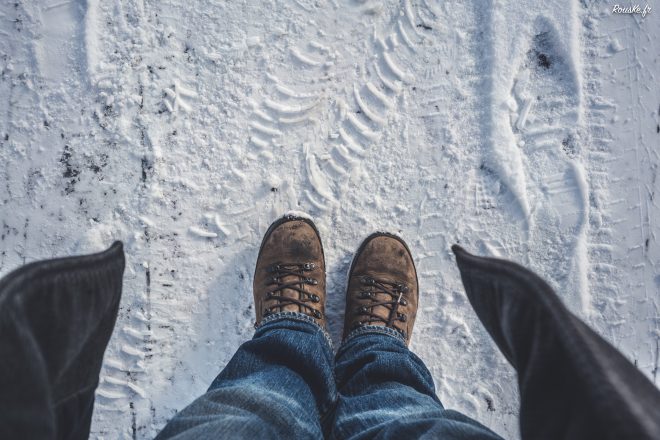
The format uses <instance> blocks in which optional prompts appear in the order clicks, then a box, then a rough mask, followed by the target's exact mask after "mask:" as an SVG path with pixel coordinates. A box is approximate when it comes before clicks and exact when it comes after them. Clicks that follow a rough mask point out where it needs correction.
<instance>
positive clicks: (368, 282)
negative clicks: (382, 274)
mask: <svg viewBox="0 0 660 440" xmlns="http://www.w3.org/2000/svg"><path fill="white" fill-rule="evenodd" d="M361 281H362V283H363V284H366V285H367V286H371V285H373V284H374V283H375V280H374V279H373V278H371V277H362V280H361Z"/></svg>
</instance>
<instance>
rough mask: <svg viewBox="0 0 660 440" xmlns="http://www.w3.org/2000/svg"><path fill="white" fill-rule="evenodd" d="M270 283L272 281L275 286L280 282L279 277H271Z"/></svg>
mask: <svg viewBox="0 0 660 440" xmlns="http://www.w3.org/2000/svg"><path fill="white" fill-rule="evenodd" d="M271 281H272V282H273V283H275V284H277V283H279V282H280V277H273V278H271Z"/></svg>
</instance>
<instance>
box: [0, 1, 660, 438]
mask: <svg viewBox="0 0 660 440" xmlns="http://www.w3.org/2000/svg"><path fill="white" fill-rule="evenodd" d="M650 6H651V7H653V5H650ZM614 7H615V4H614V3H607V2H598V1H592V0H582V1H580V2H575V1H569V0H550V1H546V2H534V1H531V0H520V1H517V2H506V3H505V2H500V1H495V0H487V1H483V2H458V1H448V2H447V1H438V0H415V1H413V0H401V1H395V0H264V1H247V0H242V1H231V2H221V1H217V2H209V1H207V0H186V1H182V0H166V1H162V0H158V1H156V0H109V1H99V0H44V1H39V2H36V1H31V0H13V1H6V2H2V4H0V72H1V76H0V160H1V164H2V165H1V167H0V170H1V173H2V174H1V175H0V196H1V198H0V200H1V202H0V203H1V205H0V206H1V208H0V220H1V221H2V240H1V241H0V275H4V274H7V273H8V272H9V271H11V270H12V269H14V268H16V267H18V266H19V265H21V264H24V263H26V262H29V261H34V260H37V259H42V258H51V257H55V256H64V255H70V254H73V253H84V252H93V251H99V250H101V249H104V248H105V247H107V246H109V245H110V244H111V243H112V241H113V240H116V239H119V240H122V241H124V243H125V246H126V253H127V266H126V273H125V281H124V292H123V299H122V305H121V310H120V314H119V318H118V320H117V325H116V328H115V332H114V334H113V337H112V340H111V341H110V344H109V347H108V350H107V352H106V356H105V361H104V366H103V370H102V375H101V382H100V385H99V388H98V391H97V399H96V405H95V413H94V418H93V424H92V438H103V439H114V438H137V439H143V438H152V437H153V436H154V435H155V434H156V433H157V432H158V431H159V429H160V428H162V426H163V425H164V424H165V423H166V422H167V420H168V419H169V418H170V417H171V416H172V415H173V414H174V413H175V412H176V411H177V410H180V409H181V408H182V407H183V406H185V405H186V404H187V403H189V402H191V401H192V400H193V399H194V398H195V397H197V396H198V395H199V394H201V393H202V392H203V391H204V390H205V389H206V388H207V387H208V385H209V384H210V382H211V381H212V379H213V378H214V377H215V375H216V374H217V373H218V372H219V371H220V370H221V369H222V367H223V366H224V365H225V364H226V363H227V362H228V360H229V359H230V358H231V356H232V354H233V352H234V351H235V350H236V348H237V347H238V346H239V345H240V344H241V343H242V342H243V341H245V340H247V339H249V338H250V337H251V335H252V332H253V323H254V312H253V306H252V292H251V288H252V272H253V270H254V263H255V260H256V253H257V251H258V246H259V243H260V241H261V237H262V234H263V233H264V232H265V231H266V229H267V227H268V225H269V224H270V222H271V221H272V220H274V219H275V218H277V217H278V216H280V215H282V214H283V213H285V212H287V211H289V210H296V211H302V212H305V213H308V214H309V215H311V216H312V217H313V218H314V220H315V222H316V224H317V226H318V228H319V230H320V232H321V234H322V238H323V241H324V245H325V252H326V258H327V262H328V267H329V272H328V284H329V299H328V314H329V322H330V332H331V334H332V336H333V338H334V340H335V342H337V343H339V342H340V339H341V330H342V325H343V322H342V316H343V310H342V307H343V305H344V297H343V295H344V291H343V289H344V283H345V281H346V270H347V268H348V265H349V263H350V261H351V257H352V253H353V252H354V251H355V249H356V248H357V246H358V245H359V243H360V241H361V240H362V238H364V237H365V236H367V235H368V234H369V233H370V232H372V231H374V230H387V231H390V232H393V233H397V234H400V235H402V236H403V237H404V238H405V239H406V240H407V242H408V243H409V245H410V247H411V249H412V251H413V253H414V256H415V259H416V262H417V266H418V271H419V277H420V288H421V297H420V311H419V315H418V321H417V324H416V329H415V332H414V334H413V340H412V345H411V348H412V349H413V350H414V351H415V352H416V353H417V354H418V355H419V356H420V357H421V358H422V359H423V360H424V361H425V362H426V363H427V365H428V367H429V369H430V371H431V372H432V374H433V377H434V379H435V382H436V388H437V393H438V395H439V397H440V399H441V400H442V401H443V403H444V404H445V406H446V407H448V408H452V409H456V410H459V411H462V412H464V413H466V414H467V415H469V416H471V417H474V418H476V419H477V420H479V421H481V422H482V423H484V424H485V425H487V426H489V427H490V428H492V429H493V430H495V431H496V432H498V433H499V434H501V435H502V436H504V437H506V438H517V437H519V433H518V419H517V417H518V395H517V383H516V378H515V374H514V372H513V370H512V368H511V367H510V366H509V365H508V364H507V362H506V361H505V359H504V358H503V357H502V356H501V354H500V353H499V352H498V350H497V348H496V347H495V346H494V344H493V342H492V341H491V340H490V338H489V337H488V335H487V333H486V332H485V330H484V329H483V327H482V326H481V325H480V323H479V321H478V320H477V318H476V316H475V314H474V312H473V311H472V309H471V308H470V305H469V303H468V301H467V299H466V297H465V294H464V291H463V288H462V286H461V282H460V278H459V274H458V271H457V269H456V267H455V264H454V261H453V256H452V254H451V251H450V250H449V247H450V246H451V245H452V244H454V243H461V244H462V245H463V246H464V247H466V248H467V249H468V250H471V251H473V252H476V253H480V254H488V255H495V256H500V257H504V258H509V259H512V260H515V261H518V262H521V263H523V264H525V265H527V266H529V267H531V268H532V269H534V270H535V271H537V272H538V273H540V274H541V275H542V276H543V277H545V278H546V279H548V280H549V281H550V283H551V284H552V285H553V286H554V287H555V288H556V289H557V291H558V292H559V294H560V296H561V297H562V298H563V299H564V301H565V302H566V304H567V305H568V306H569V307H570V309H571V310H572V311H573V312H574V313H576V314H577V315H579V316H580V317H582V318H583V319H585V320H586V321H587V322H588V323H589V324H590V325H592V326H593V327H595V328H596V329H597V331H598V332H599V333H600V334H601V335H602V336H603V337H605V338H606V339H607V340H609V341H611V342H612V343H613V344H614V345H615V346H616V347H618V348H619V349H621V350H622V351H623V352H624V353H625V354H626V356H628V357H629V358H630V359H631V360H632V361H633V362H634V363H635V364H636V365H637V367H638V368H640V370H642V371H643V372H644V373H645V374H646V375H647V376H648V377H649V378H651V380H652V381H654V383H656V385H657V384H658V383H659V381H660V378H658V364H659V356H660V309H659V306H660V298H659V295H658V292H659V289H660V275H658V262H657V260H658V258H659V257H660V255H659V253H660V249H659V248H658V242H657V240H658V234H657V233H658V231H659V229H658V226H657V225H656V223H655V220H656V219H657V218H658V215H659V214H660V206H659V205H658V202H657V201H656V200H655V192H656V190H657V189H658V185H659V184H658V183H657V182H656V178H657V172H658V164H660V156H659V155H658V151H659V148H658V147H659V146H660V142H659V141H660V115H659V113H660V108H659V107H660V96H659V95H660V93H659V89H658V76H660V64H659V59H660V50H659V49H660V48H659V47H658V46H659V44H660V43H659V39H658V37H659V36H660V35H659V34H660V10H658V11H656V10H655V9H652V10H651V12H650V13H646V14H644V16H642V14H641V13H624V12H625V11H623V10H620V11H619V12H616V11H615V12H614V13H613V8H614ZM641 8H642V9H643V8H644V5H641ZM631 12H634V11H631Z"/></svg>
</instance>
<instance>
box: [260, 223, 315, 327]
mask: <svg viewBox="0 0 660 440" xmlns="http://www.w3.org/2000/svg"><path fill="white" fill-rule="evenodd" d="M253 292H254V305H255V312H256V315H257V320H256V324H255V326H257V325H259V324H260V323H261V320H262V319H263V318H265V317H266V316H268V315H271V314H273V313H277V312H300V313H304V314H306V315H309V316H311V317H312V318H314V320H315V321H316V322H317V323H318V324H319V325H320V326H321V327H324V328H325V324H326V321H325V257H324V255H323V246H322V245H321V238H320V237H319V233H318V230H317V229H316V226H314V223H313V222H312V221H311V220H309V219H306V218H302V217H296V216H295V215H287V216H284V217H282V218H281V219H279V220H277V221H275V222H274V223H273V224H272V225H270V228H268V231H266V235H265V236H264V239H263V241H262V242H261V248H260V250H259V256H258V257H257V266H256V268H255V270H254V283H253Z"/></svg>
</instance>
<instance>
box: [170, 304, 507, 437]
mask: <svg viewBox="0 0 660 440" xmlns="http://www.w3.org/2000/svg"><path fill="white" fill-rule="evenodd" d="M382 330H383V329H382V327H380V328H379V327H366V328H364V329H361V330H360V332H355V333H353V334H351V335H350V337H349V338H348V339H347V341H346V342H345V343H344V344H343V345H342V347H341V348H340V350H339V352H338V354H337V360H336V366H335V360H334V356H333V353H332V348H331V345H330V343H329V338H328V337H327V334H326V333H325V331H323V330H322V329H321V328H320V327H318V326H317V325H316V324H315V323H313V321H311V320H310V319H308V317H307V316H306V315H302V314H297V313H282V314H276V315H272V316H270V317H269V318H268V319H267V320H265V321H264V322H263V323H262V325H261V326H260V327H259V328H258V329H257V331H256V333H255V335H254V338H253V339H252V340H250V341H248V342H246V343H244V344H243V345H241V347H240V348H239V349H238V351H237V352H236V354H235V355H234V357H233V358H232V359H231V361H230V362H229V364H227V366H226V367H225V369H224V370H223V371H222V372H221V373H220V375H218V377H217V378H216V379H215V380H214V381H213V383H212V384H211V387H210V388H209V389H208V391H207V392H206V394H204V395H203V396H201V397H200V398H198V399H197V400H195V401H194V402H193V403H192V404H190V405H189V406H188V407H187V408H185V409H184V410H183V411H181V412H180V413H179V414H177V415H176V416H175V417H174V418H173V419H172V420H171V421H170V422H169V424H168V425H167V426H166V427H165V429H163V431H162V432H161V433H160V434H159V435H158V437H157V439H160V440H162V439H170V438H171V439H211V438H250V439H252V438H262V439H263V438H286V439H307V438H315V439H319V438H324V437H329V438H338V439H346V438H351V439H353V438H354V439H359V438H393V437H395V436H402V437H401V438H419V437H423V436H425V435H431V436H433V437H438V438H439V437H442V438H446V439H477V438H478V439H498V438H499V437H498V436H496V435H495V434H493V433H492V432H491V431H489V430H488V429H486V428H484V427H483V426H481V425H479V424H478V423H476V422H474V421H472V420H470V419H468V418H467V417H465V416H462V415H460V414H459V413H456V412H454V411H447V410H445V409H444V408H443V407H442V404H441V403H440V401H439V400H438V398H437V397H436V395H435V392H434V386H433V379H432V378H431V375H430V373H429V372H428V370H427V369H426V367H425V366H424V364H423V363H422V361H421V360H420V359H419V358H418V357H417V356H415V355H414V354H413V353H412V352H410V350H408V348H407V347H406V345H405V344H404V342H403V341H402V340H401V339H400V338H398V337H397V336H396V335H394V334H386V333H384V332H382ZM335 376H336V378H335Z"/></svg>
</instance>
